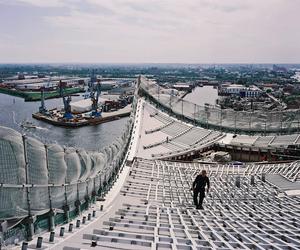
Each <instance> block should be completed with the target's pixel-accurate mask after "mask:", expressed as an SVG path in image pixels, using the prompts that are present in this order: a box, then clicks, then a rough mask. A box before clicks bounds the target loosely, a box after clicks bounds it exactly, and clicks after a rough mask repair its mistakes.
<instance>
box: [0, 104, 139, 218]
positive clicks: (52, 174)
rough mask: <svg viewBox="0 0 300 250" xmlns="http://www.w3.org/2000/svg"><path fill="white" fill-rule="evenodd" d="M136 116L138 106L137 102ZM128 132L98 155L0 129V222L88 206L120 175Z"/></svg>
mask: <svg viewBox="0 0 300 250" xmlns="http://www.w3.org/2000/svg"><path fill="white" fill-rule="evenodd" d="M132 105H133V113H134V112H135V107H136V101H134V102H133V104H132ZM133 116H134V115H133V114H132V115H131V117H130V118H129V120H128V122H127V124H126V126H125V129H124V132H123V133H122V135H121V136H120V137H119V138H117V139H116V140H115V141H114V142H113V143H112V144H111V145H109V146H107V147H105V148H104V149H102V150H100V151H92V152H91V151H86V150H84V149H79V148H72V147H62V146H60V145H57V144H48V145H46V144H43V143H42V142H40V141H38V140H37V139H33V138H30V137H27V136H25V135H21V134H20V133H18V132H16V131H14V130H13V129H10V128H6V127H0V184H1V185H0V220H5V219H12V218H14V219H15V218H22V217H26V216H28V215H41V214H44V213H46V212H48V211H49V210H50V209H52V210H55V209H59V210H62V209H63V207H64V206H66V205H67V206H68V207H69V208H70V209H72V208H74V207H75V202H76V201H79V202H81V203H84V201H86V200H87V199H89V197H91V195H92V193H93V192H94V193H97V191H98V190H99V189H100V188H103V187H102V186H103V185H104V184H105V183H108V180H109V179H110V178H111V177H112V176H113V175H114V174H116V172H117V171H118V169H119V167H120V165H121V163H122V161H123V159H124V155H125V153H126V151H127V145H128V142H129V140H130V135H131V130H132V124H133Z"/></svg>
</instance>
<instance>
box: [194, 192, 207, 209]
mask: <svg viewBox="0 0 300 250" xmlns="http://www.w3.org/2000/svg"><path fill="white" fill-rule="evenodd" d="M204 197H205V189H204V188H203V189H200V190H194V204H195V206H196V207H202V203H203V200H204ZM198 198H199V200H198Z"/></svg>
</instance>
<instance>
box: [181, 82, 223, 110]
mask: <svg viewBox="0 0 300 250" xmlns="http://www.w3.org/2000/svg"><path fill="white" fill-rule="evenodd" d="M183 99H184V100H186V101H189V102H192V103H196V104H198V105H201V106H204V104H205V103H208V104H211V105H215V104H216V100H217V99H218V89H215V88H214V87H213V86H203V87H196V88H194V89H193V90H192V92H191V93H189V94H187V95H186V96H185V97H184V98H183Z"/></svg>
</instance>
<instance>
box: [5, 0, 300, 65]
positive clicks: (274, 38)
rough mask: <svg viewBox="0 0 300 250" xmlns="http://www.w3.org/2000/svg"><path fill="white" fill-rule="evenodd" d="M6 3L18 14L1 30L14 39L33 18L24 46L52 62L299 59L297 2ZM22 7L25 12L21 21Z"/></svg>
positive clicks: (55, 0)
mask: <svg viewBox="0 0 300 250" xmlns="http://www.w3.org/2000/svg"><path fill="white" fill-rule="evenodd" d="M12 2H14V3H18V8H21V9H19V12H18V13H21V14H18V16H13V14H14V12H13V11H12V10H11V9H8V10H7V11H11V12H12V19H11V20H12V21H11V22H10V23H11V25H12V27H10V29H6V30H7V31H6V32H7V33H9V35H11V36H12V37H14V38H15V40H16V41H17V40H18V39H19V36H18V35H19V34H18V33H20V31H19V32H18V22H19V23H20V24H22V23H23V22H24V21H26V20H28V18H27V16H29V17H30V16H32V14H34V15H35V16H37V15H38V16H37V17H36V19H35V22H34V23H29V24H28V25H27V26H28V27H30V30H28V31H27V33H28V32H29V33H30V35H31V39H30V43H29V42H27V43H24V48H23V50H26V51H33V49H34V48H37V47H39V53H40V55H41V58H47V59H48V58H52V60H54V61H55V60H63V59H64V58H65V59H64V61H68V60H75V59H76V58H77V60H76V61H80V60H83V61H102V62H105V61H109V62H112V61H115V62H118V61H119V62H120V61H122V62H126V61H130V62H149V61H151V62H243V61H244V62H266V61H272V60H277V61H293V62H294V61H296V60H299V58H300V56H299V53H300V48H299V46H298V44H299V43H300V34H299V32H297V29H298V27H297V26H298V23H299V18H298V16H299V15H298V13H297V10H298V9H299V8H300V2H299V1H292V0H264V1H261V0H222V1H220V0H185V1H181V0H151V1H149V0H81V1H80V0H52V1H42V0H18V2H16V1H9V2H8V0H6V1H5V2H4V0H0V4H5V5H12ZM25 6H26V8H25ZM22 8H23V9H24V11H25V10H26V13H27V12H28V13H27V16H26V18H27V19H26V20H25V17H23V18H24V20H22V15H23V14H22V11H21V10H22ZM37 8H39V9H38V10H37ZM40 8H43V10H42V11H41V10H40ZM7 11H6V12H7ZM0 12H1V10H0ZM0 21H1V15H0ZM4 21H7V20H4ZM26 22H27V21H26ZM0 25H1V24H0ZM34 31H43V34H42V35H41V34H40V33H38V32H34ZM41 44H42V45H43V47H40V45H41ZM9 46H10V44H7V46H6V47H7V48H9ZM25 46H26V48H25ZM11 47H13V43H12V44H11ZM7 50H9V49H7ZM47 50H48V51H47ZM11 52H12V53H14V51H13V50H11ZM0 53H1V50H0ZM22 53H23V52H22ZM14 54H16V55H15V56H14V57H15V58H17V57H18V56H17V53H14ZM29 54H30V53H28V57H30V55H29ZM31 54H35V55H36V56H38V55H39V54H38V53H31ZM54 55H55V56H54Z"/></svg>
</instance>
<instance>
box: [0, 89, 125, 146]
mask: <svg viewBox="0 0 300 250" xmlns="http://www.w3.org/2000/svg"><path fill="white" fill-rule="evenodd" d="M81 98H82V97H79V96H78V97H77V96H75V97H72V100H73V101H76V100H79V99H81ZM39 106H40V102H25V101H24V100H23V99H22V98H19V97H14V96H9V95H5V94H0V125H1V126H6V127H10V128H13V129H15V130H17V131H19V132H21V133H25V134H27V135H28V136H32V137H34V138H37V139H39V140H41V141H42V142H44V143H58V144H60V145H65V146H72V147H80V148H84V149H87V150H98V149H101V148H103V147H105V146H106V145H109V144H111V143H112V142H113V140H115V139H116V138H117V137H118V136H120V135H121V133H122V131H123V129H124V126H125V124H126V121H127V120H128V117H126V118H122V119H120V120H115V121H111V122H108V123H103V124H99V125H96V126H87V127H81V128H63V127H56V126H53V125H50V124H48V123H45V122H42V121H38V120H35V119H33V118H32V117H31V115H32V113H35V112H37V111H38V108H39ZM62 106H63V103H62V99H61V98H57V99H50V100H46V107H47V108H48V109H51V108H54V107H62ZM25 119H26V120H28V121H32V122H33V123H34V124H36V125H37V126H38V127H37V128H36V129H23V128H21V127H20V124H21V123H22V121H24V120H25Z"/></svg>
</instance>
